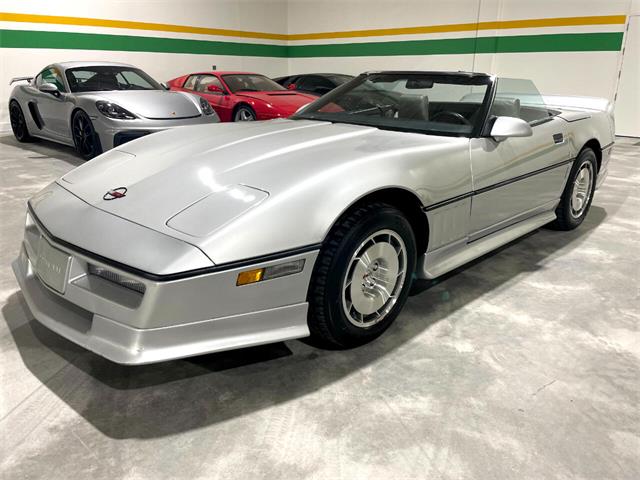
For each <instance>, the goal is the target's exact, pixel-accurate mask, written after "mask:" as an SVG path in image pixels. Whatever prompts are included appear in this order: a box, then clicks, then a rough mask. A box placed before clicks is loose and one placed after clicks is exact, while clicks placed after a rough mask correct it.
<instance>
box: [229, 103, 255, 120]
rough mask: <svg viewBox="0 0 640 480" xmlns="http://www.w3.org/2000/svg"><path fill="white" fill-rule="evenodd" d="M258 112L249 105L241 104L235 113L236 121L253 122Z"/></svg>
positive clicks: (234, 118)
mask: <svg viewBox="0 0 640 480" xmlns="http://www.w3.org/2000/svg"><path fill="white" fill-rule="evenodd" d="M255 119H256V112H255V111H254V110H253V108H251V107H250V106H248V105H240V106H239V107H238V108H237V109H236V111H235V113H234V114H233V121H234V122H253V121H254V120H255Z"/></svg>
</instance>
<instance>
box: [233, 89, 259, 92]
mask: <svg viewBox="0 0 640 480" xmlns="http://www.w3.org/2000/svg"><path fill="white" fill-rule="evenodd" d="M259 91H260V90H258V89H256V88H239V89H238V90H236V92H259Z"/></svg>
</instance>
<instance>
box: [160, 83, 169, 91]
mask: <svg viewBox="0 0 640 480" xmlns="http://www.w3.org/2000/svg"><path fill="white" fill-rule="evenodd" d="M160 86H161V87H162V88H164V89H165V90H169V85H167V84H166V83H164V82H162V83H161V84H160Z"/></svg>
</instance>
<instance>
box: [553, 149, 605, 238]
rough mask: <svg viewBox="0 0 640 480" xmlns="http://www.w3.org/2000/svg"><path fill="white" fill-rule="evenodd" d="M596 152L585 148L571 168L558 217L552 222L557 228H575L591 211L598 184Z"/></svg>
mask: <svg viewBox="0 0 640 480" xmlns="http://www.w3.org/2000/svg"><path fill="white" fill-rule="evenodd" d="M596 176H597V163H596V154H595V153H594V151H593V150H591V149H590V148H585V149H583V150H582V151H581V152H580V154H579V155H578V158H577V159H576V161H575V162H574V164H573V167H572V168H571V172H570V173H569V179H568V180H567V184H566V186H565V188H564V192H563V193H562V198H561V199H560V204H559V205H558V208H557V209H556V216H557V219H556V220H555V221H554V222H553V223H552V224H551V226H552V227H553V228H556V229H557V230H573V229H574V228H576V227H578V226H579V225H580V224H581V223H582V222H583V221H584V219H585V217H586V216H587V214H588V213H589V208H590V207H591V201H592V200H593V192H594V190H595V186H596Z"/></svg>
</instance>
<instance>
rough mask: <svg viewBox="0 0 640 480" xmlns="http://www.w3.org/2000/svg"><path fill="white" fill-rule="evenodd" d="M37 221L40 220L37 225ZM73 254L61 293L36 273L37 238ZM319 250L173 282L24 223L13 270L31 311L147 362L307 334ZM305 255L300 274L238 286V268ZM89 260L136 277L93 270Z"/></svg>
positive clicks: (93, 344) (102, 349)
mask: <svg viewBox="0 0 640 480" xmlns="http://www.w3.org/2000/svg"><path fill="white" fill-rule="evenodd" d="M35 228H37V226H36V227H35ZM44 241H46V242H48V244H49V245H50V246H52V247H54V248H55V249H57V250H59V251H62V252H64V253H66V254H68V255H69V256H70V266H69V269H68V272H69V273H68V275H67V278H66V279H65V283H64V289H63V292H64V293H59V292H58V291H55V290H54V289H52V288H50V287H49V286H47V285H46V284H45V283H44V282H43V281H42V280H41V279H40V277H39V276H38V274H37V273H36V272H35V269H34V265H35V263H34V262H35V261H36V259H37V258H38V248H39V243H40V242H44ZM316 256H317V251H312V252H306V253H300V254H296V255H292V256H290V257H286V258H281V259H278V260H269V261H264V262H256V263H255V264H252V265H250V266H243V267H236V268H230V269H225V270H221V271H214V272H212V273H207V274H202V275H197V276H193V277H187V278H181V279H178V280H171V281H155V280H150V279H148V278H144V277H141V276H136V275H133V274H131V273H130V272H124V271H122V270H119V269H118V268H114V267H113V265H110V264H106V263H103V262H102V261H98V260H96V259H95V258H92V257H90V256H87V255H85V254H80V253H78V252H76V251H72V250H70V249H69V248H67V247H66V246H63V245H61V244H60V243H57V242H56V240H55V239H52V238H49V237H48V236H47V235H46V233H45V232H43V231H42V230H40V229H39V228H37V231H35V232H34V231H33V228H32V229H31V231H30V230H29V228H27V230H26V233H25V240H24V242H23V245H22V249H21V252H20V255H19V257H18V258H17V259H16V260H15V261H14V262H13V265H12V266H13V271H14V273H15V276H16V278H17V280H18V283H19V284H20V288H21V289H22V292H23V296H24V298H25V301H26V302H27V305H28V306H29V308H30V310H31V312H32V313H33V316H34V317H35V318H36V320H38V321H39V322H40V323H42V324H43V325H45V326H46V327H48V328H49V329H51V330H53V331H54V332H56V333H58V334H60V335H61V336H63V337H65V338H67V339H68V340H71V341H72V342H74V343H77V344H78V345H81V346H83V347H85V348H87V349H88V350H91V351H93V352H95V353H97V354H98V355H101V356H103V357H105V358H108V359H109V360H112V361H114V362H117V363H122V364H146V363H154V362H160V361H165V360H172V359H178V358H183V357H189V356H193V355H200V354H204V353H210V352H218V351H223V350H230V349H234V348H239V347H246V346H252V345H260V344H265V343H271V342H276V341H283V340H290V339H294V338H301V337H305V336H308V335H309V330H308V327H307V306H308V305H307V303H306V295H307V287H308V284H309V279H310V276H311V271H312V270H313V264H314V262H315V259H316ZM301 258H304V259H305V266H304V270H303V271H302V272H301V273H298V274H295V275H290V276H287V277H281V278H275V279H272V280H267V281H263V282H259V283H256V284H251V285H245V286H241V287H238V286H236V279H237V276H238V273H239V272H240V271H244V270H248V269H251V268H259V267H263V266H265V267H266V266H269V265H276V264H278V263H282V262H286V261H289V260H297V259H301ZM89 265H94V266H97V267H103V268H106V269H109V270H110V271H111V272H113V273H114V274H118V275H122V276H123V277H126V278H127V279H129V280H131V281H133V282H137V283H138V284H141V285H142V286H143V288H142V289H141V290H142V291H141V292H140V291H134V290H131V289H129V288H125V287H123V286H121V285H120V284H118V283H114V282H112V281H109V280H106V279H104V278H103V277H99V276H95V275H92V274H91V270H90V268H89Z"/></svg>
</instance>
